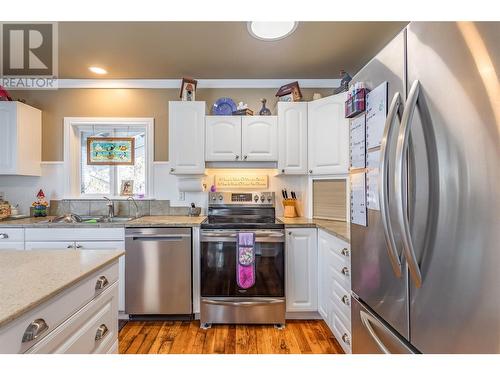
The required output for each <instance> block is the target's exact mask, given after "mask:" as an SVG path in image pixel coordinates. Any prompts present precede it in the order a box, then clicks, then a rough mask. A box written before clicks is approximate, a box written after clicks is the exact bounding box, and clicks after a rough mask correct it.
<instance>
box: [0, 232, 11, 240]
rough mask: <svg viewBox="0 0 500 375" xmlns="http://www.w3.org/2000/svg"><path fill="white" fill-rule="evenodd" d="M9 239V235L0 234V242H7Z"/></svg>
mask: <svg viewBox="0 0 500 375" xmlns="http://www.w3.org/2000/svg"><path fill="white" fill-rule="evenodd" d="M7 238H9V235H8V234H7V233H0V240H6V239H7Z"/></svg>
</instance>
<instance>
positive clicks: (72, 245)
mask: <svg viewBox="0 0 500 375" xmlns="http://www.w3.org/2000/svg"><path fill="white" fill-rule="evenodd" d="M74 247H75V245H74V244H69V245H68V246H66V249H73V248H74Z"/></svg>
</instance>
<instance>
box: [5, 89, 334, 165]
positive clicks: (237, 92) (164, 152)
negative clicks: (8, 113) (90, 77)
mask: <svg viewBox="0 0 500 375" xmlns="http://www.w3.org/2000/svg"><path fill="white" fill-rule="evenodd" d="M314 92H319V93H321V94H322V95H323V96H327V95H330V94H331V93H332V90H325V89H303V90H302V94H303V95H304V100H306V101H309V100H311V98H312V95H313V93H314ZM275 93H276V89H199V90H198V91H197V93H196V99H197V100H204V101H206V102H207V109H206V111H207V112H206V113H207V114H208V113H210V107H211V106H212V104H213V103H214V102H215V101H216V100H217V99H218V98H220V97H224V96H225V97H230V98H232V99H233V100H234V101H235V102H236V103H238V102H239V101H243V102H245V103H248V105H249V107H250V108H251V109H253V110H254V112H255V113H256V114H257V113H258V111H259V109H260V107H261V104H260V98H263V97H264V98H267V99H268V104H267V107H268V108H270V109H271V111H272V112H273V114H275V110H276V108H275V107H276V98H275V96H274V95H275ZM13 94H14V95H13V96H14V97H15V98H22V99H25V100H26V103H27V104H30V105H32V106H34V107H37V108H39V109H41V110H42V111H43V116H42V160H43V161H62V160H63V120H64V117H154V120H155V160H156V161H167V160H168V101H170V100H179V98H178V95H179V90H177V89H61V90H55V91H15V92H13Z"/></svg>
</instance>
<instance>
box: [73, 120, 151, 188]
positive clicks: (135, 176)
mask: <svg viewBox="0 0 500 375" xmlns="http://www.w3.org/2000/svg"><path fill="white" fill-rule="evenodd" d="M88 137H134V138H135V164H134V165H117V166H112V165H88V164H87V138H88ZM145 137H146V134H145V130H143V129H135V130H128V129H121V128H119V127H110V128H108V129H105V130H103V129H98V130H96V131H94V129H92V131H89V130H86V129H85V130H81V131H80V143H81V156H80V170H81V172H80V176H81V177H80V194H82V195H89V194H99V195H120V188H121V181H122V180H133V181H134V194H143V195H146V169H145V157H146V147H145V143H144V141H145Z"/></svg>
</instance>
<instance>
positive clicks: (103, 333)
mask: <svg viewBox="0 0 500 375" xmlns="http://www.w3.org/2000/svg"><path fill="white" fill-rule="evenodd" d="M108 332H109V329H108V327H106V324H101V325H100V326H99V328H97V331H96V333H95V341H99V340H102V338H103V337H104V336H106V334H107V333H108Z"/></svg>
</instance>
